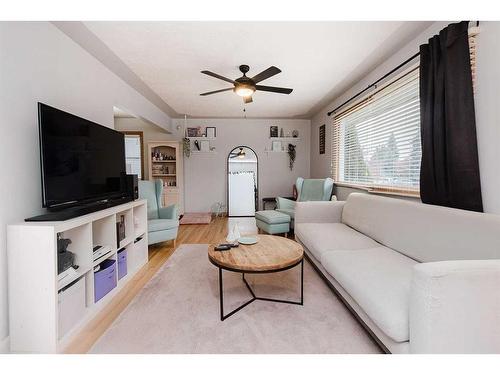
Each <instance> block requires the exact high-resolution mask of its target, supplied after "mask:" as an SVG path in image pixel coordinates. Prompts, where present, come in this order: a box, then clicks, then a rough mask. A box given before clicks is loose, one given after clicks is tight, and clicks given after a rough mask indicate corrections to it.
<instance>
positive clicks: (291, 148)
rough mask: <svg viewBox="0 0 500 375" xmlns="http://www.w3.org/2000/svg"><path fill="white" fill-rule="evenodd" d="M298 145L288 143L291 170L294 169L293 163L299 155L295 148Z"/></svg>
mask: <svg viewBox="0 0 500 375" xmlns="http://www.w3.org/2000/svg"><path fill="white" fill-rule="evenodd" d="M296 147H297V146H296V145H292V144H291V143H289V144H288V157H289V159H290V161H289V166H290V170H292V169H293V163H295V157H296V156H297V151H296V150H295V148H296Z"/></svg>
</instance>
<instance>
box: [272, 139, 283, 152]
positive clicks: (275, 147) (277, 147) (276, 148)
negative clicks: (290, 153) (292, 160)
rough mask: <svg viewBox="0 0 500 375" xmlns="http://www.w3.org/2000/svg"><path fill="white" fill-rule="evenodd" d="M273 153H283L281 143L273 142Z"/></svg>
mask: <svg viewBox="0 0 500 375" xmlns="http://www.w3.org/2000/svg"><path fill="white" fill-rule="evenodd" d="M272 151H275V152H276V151H281V141H273V145H272Z"/></svg>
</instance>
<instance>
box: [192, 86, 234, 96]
mask: <svg viewBox="0 0 500 375" xmlns="http://www.w3.org/2000/svg"><path fill="white" fill-rule="evenodd" d="M232 89H233V88H232V87H231V88H229V89H221V90H215V91H209V92H204V93H203V94H200V95H201V96H206V95H212V94H217V93H218V92H224V91H229V90H232Z"/></svg>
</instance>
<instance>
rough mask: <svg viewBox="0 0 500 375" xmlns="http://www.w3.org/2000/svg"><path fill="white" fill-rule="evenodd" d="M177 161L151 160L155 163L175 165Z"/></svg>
mask: <svg viewBox="0 0 500 375" xmlns="http://www.w3.org/2000/svg"><path fill="white" fill-rule="evenodd" d="M176 161H177V160H151V162H153V163H175V162H176Z"/></svg>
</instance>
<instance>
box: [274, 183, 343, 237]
mask: <svg viewBox="0 0 500 375" xmlns="http://www.w3.org/2000/svg"><path fill="white" fill-rule="evenodd" d="M295 187H296V188H297V202H308V201H329V200H330V199H331V197H332V191H333V180H332V179H331V178H321V179H315V178H308V179H304V178H302V177H299V178H297V182H296V183H295ZM276 210H277V211H279V212H282V213H284V214H287V215H289V216H290V219H291V223H290V226H291V227H292V228H293V223H294V219H295V201H292V200H290V199H286V198H282V197H278V198H276Z"/></svg>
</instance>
